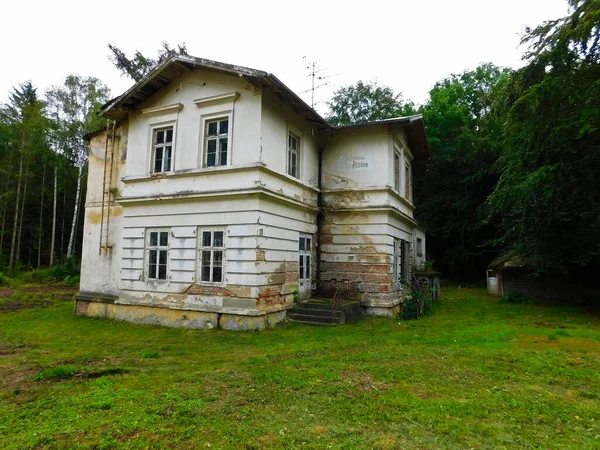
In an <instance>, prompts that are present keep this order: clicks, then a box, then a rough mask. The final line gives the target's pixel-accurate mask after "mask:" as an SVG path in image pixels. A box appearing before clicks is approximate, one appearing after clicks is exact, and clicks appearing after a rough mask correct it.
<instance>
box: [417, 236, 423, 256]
mask: <svg viewBox="0 0 600 450" xmlns="http://www.w3.org/2000/svg"><path fill="white" fill-rule="evenodd" d="M417 256H419V257H421V256H423V239H421V238H417Z"/></svg>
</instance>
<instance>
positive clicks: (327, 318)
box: [287, 301, 362, 325]
mask: <svg viewBox="0 0 600 450" xmlns="http://www.w3.org/2000/svg"><path fill="white" fill-rule="evenodd" d="M361 314H362V308H361V307H360V302H348V303H343V304H340V305H337V306H336V305H334V304H333V303H325V302H322V303H321V302H317V301H307V302H302V303H298V304H297V305H296V306H295V307H294V308H292V309H289V310H288V312H287V318H288V320H290V321H291V322H301V323H309V324H313V325H337V324H345V323H348V322H351V321H354V320H357V319H358V318H359V317H360V316H361Z"/></svg>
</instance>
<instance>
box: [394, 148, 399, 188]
mask: <svg viewBox="0 0 600 450" xmlns="http://www.w3.org/2000/svg"><path fill="white" fill-rule="evenodd" d="M394 189H396V190H397V191H398V192H400V154H399V153H397V152H394Z"/></svg>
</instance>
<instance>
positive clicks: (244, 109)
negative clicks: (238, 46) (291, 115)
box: [125, 71, 261, 176]
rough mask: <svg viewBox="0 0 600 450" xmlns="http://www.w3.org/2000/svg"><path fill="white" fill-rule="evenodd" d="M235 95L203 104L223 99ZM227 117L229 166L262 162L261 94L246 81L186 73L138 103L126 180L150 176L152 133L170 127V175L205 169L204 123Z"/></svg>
mask: <svg viewBox="0 0 600 450" xmlns="http://www.w3.org/2000/svg"><path fill="white" fill-rule="evenodd" d="M232 93H237V94H239V95H238V96H237V98H236V99H235V100H234V99H232V98H226V99H223V100H214V101H208V102H203V103H200V104H199V105H197V104H196V103H194V100H199V99H200V100H202V99H210V98H215V97H216V96H220V95H225V94H232ZM173 105H179V107H178V108H175V107H173V108H171V109H167V110H165V111H157V112H146V113H144V112H143V111H144V110H148V109H151V108H158V107H167V106H173ZM229 114H230V115H231V119H230V128H231V129H232V136H231V142H230V150H229V151H230V153H231V165H239V164H247V163H251V162H256V161H259V160H260V122H261V91H260V89H257V88H256V87H254V86H253V85H251V84H250V83H247V82H246V81H244V79H242V78H239V77H234V76H227V75H220V74H215V73H211V72H206V71H195V72H192V73H187V74H184V75H182V76H181V77H179V78H178V79H176V80H175V81H173V82H171V83H170V84H169V85H168V86H166V87H165V88H164V89H162V90H160V91H159V92H158V93H157V94H155V95H154V96H152V97H151V98H149V99H148V100H146V101H145V102H144V103H142V104H141V105H140V106H139V107H138V108H136V110H135V111H134V112H132V113H131V114H130V118H129V140H130V145H129V149H128V153H129V155H128V158H127V172H126V174H125V175H127V176H140V175H149V174H150V173H151V171H150V169H151V162H150V158H151V151H150V148H151V145H152V128H153V127H156V126H161V125H171V124H172V125H173V126H174V134H175V138H174V139H175V145H174V147H175V149H174V154H173V169H174V171H181V170H190V169H198V168H201V167H202V165H203V151H204V149H203V146H204V139H203V136H204V129H203V127H202V123H203V120H202V119H203V118H216V117H221V116H225V115H229Z"/></svg>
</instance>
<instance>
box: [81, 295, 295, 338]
mask: <svg viewBox="0 0 600 450" xmlns="http://www.w3.org/2000/svg"><path fill="white" fill-rule="evenodd" d="M287 309H288V306H286V305H278V306H276V307H273V308H269V309H242V308H222V307H211V306H205V307H198V308H194V309H177V308H169V307H166V306H150V305H139V304H135V302H134V301H127V300H126V299H116V298H112V297H102V296H90V295H80V296H79V297H78V298H77V300H76V303H75V311H74V312H75V315H86V316H89V317H100V318H106V319H117V320H125V321H127V322H133V323H138V324H144V325H162V326H167V327H173V328H196V329H209V330H210V329H217V328H221V329H224V330H264V329H266V328H272V327H274V326H275V325H276V324H277V323H279V322H281V321H282V320H284V319H285V315H286V310H287Z"/></svg>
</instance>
